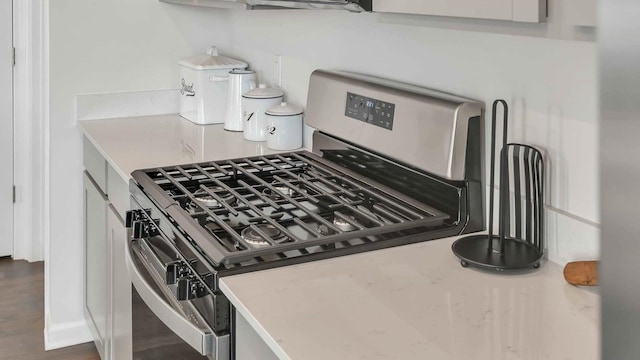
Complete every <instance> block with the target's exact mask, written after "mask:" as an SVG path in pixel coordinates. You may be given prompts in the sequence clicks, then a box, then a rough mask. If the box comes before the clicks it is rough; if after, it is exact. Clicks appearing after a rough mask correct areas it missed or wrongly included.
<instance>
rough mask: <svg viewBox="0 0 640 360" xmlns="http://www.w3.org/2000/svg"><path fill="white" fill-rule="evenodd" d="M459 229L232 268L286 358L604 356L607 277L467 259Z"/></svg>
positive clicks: (234, 289)
mask: <svg viewBox="0 0 640 360" xmlns="http://www.w3.org/2000/svg"><path fill="white" fill-rule="evenodd" d="M454 240H455V238H447V239H440V240H433V241H428V242H423V243H418V244H412V245H406V246H400V247H395V248H391V249H384V250H378V251H372V252H367V253H362V254H356V255H351V256H345V257H339V258H334V259H328V260H322V261H315V262H309V263H305V264H301V265H294V266H289V267H283V268H276V269H271V270H265V271H260V272H255V273H247V274H242V275H236V276H231V277H226V278H222V279H221V281H220V283H221V288H222V290H223V292H224V293H225V294H226V295H227V297H228V298H229V300H230V301H231V302H232V303H233V305H234V306H235V307H236V309H237V310H238V311H239V312H240V313H241V314H242V315H243V317H245V318H246V319H247V320H248V322H249V323H250V324H251V326H252V327H253V328H254V330H256V332H257V333H258V334H259V336H260V337H261V338H262V339H263V340H264V341H265V342H266V343H267V345H268V346H269V347H270V348H271V350H272V351H273V352H274V353H275V354H276V355H277V356H278V357H279V358H281V359H295V360H315V359H318V360H327V359H341V360H343V359H387V360H388V359H433V360H542V359H550V360H570V359H571V360H589V359H594V360H595V359H598V358H599V351H600V350H599V349H600V346H599V342H600V336H599V329H600V325H599V311H600V310H599V308H600V296H599V295H598V294H597V292H598V291H599V289H597V288H590V289H588V290H587V289H585V288H578V287H574V286H572V285H569V284H567V283H566V282H565V281H564V278H563V275H562V268H561V267H560V266H558V265H556V264H554V263H551V262H549V263H546V264H543V266H542V268H541V269H540V270H538V271H525V272H520V273H518V274H506V273H498V272H487V271H482V270H477V269H473V268H462V267H461V266H460V263H459V261H458V260H457V258H456V257H455V256H454V255H453V254H452V252H451V249H450V248H451V244H452V242H453V241H454Z"/></svg>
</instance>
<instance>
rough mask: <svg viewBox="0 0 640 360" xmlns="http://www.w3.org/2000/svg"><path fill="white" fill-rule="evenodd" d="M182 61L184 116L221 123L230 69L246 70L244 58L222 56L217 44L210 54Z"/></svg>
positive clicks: (181, 112)
mask: <svg viewBox="0 0 640 360" xmlns="http://www.w3.org/2000/svg"><path fill="white" fill-rule="evenodd" d="M178 63H179V64H180V84H179V86H180V116H182V117H184V118H185V119H187V120H189V121H191V122H193V123H196V124H199V125H206V124H221V123H223V122H224V118H225V115H226V110H227V93H228V91H229V89H228V84H229V71H230V70H233V69H246V68H247V66H248V65H247V64H246V63H245V62H242V61H240V60H236V59H232V58H228V57H226V56H220V55H218V50H217V49H216V48H215V46H211V47H209V49H208V50H207V53H206V54H203V55H197V56H193V57H190V58H186V59H182V60H180V61H179V62H178Z"/></svg>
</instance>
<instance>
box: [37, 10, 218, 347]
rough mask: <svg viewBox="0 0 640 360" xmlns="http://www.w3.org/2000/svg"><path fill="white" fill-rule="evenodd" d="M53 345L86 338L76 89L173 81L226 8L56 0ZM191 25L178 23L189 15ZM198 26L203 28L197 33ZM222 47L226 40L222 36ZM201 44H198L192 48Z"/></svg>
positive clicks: (147, 86) (135, 87) (49, 309)
mask: <svg viewBox="0 0 640 360" xmlns="http://www.w3.org/2000/svg"><path fill="white" fill-rule="evenodd" d="M49 16H50V28H49V31H50V134H49V135H50V139H51V140H50V149H49V150H50V161H51V163H50V164H51V167H50V169H51V171H50V189H49V190H50V200H51V202H50V203H51V208H50V224H51V225H50V233H49V253H48V255H45V256H46V259H45V261H46V262H47V270H48V272H47V278H48V282H47V284H46V286H47V298H46V299H45V301H46V305H45V308H46V325H45V326H46V329H45V334H46V338H47V347H49V348H55V347H60V346H64V345H69V344H73V343H78V342H82V341H86V340H88V332H87V329H86V326H85V322H84V318H83V312H82V308H83V305H82V292H83V285H82V277H83V269H82V258H83V254H82V169H83V166H82V141H81V140H82V138H81V135H80V132H79V130H78V129H77V127H76V114H75V108H76V107H75V96H76V94H83V93H105V92H112V91H139V90H156V89H173V88H177V84H178V81H177V79H178V66H177V59H179V58H182V57H185V56H190V55H192V54H194V53H196V52H202V51H203V49H205V48H206V45H208V44H209V43H210V41H209V40H210V39H209V36H208V35H207V34H213V33H217V32H220V31H222V29H223V28H224V26H223V25H224V23H225V22H226V21H225V14H224V13H220V12H211V11H209V10H208V9H199V8H187V7H175V6H169V5H166V4H162V3H159V2H157V1H155V0H148V1H130V0H110V1H103V0H56V1H51V2H50V14H49ZM192 21H193V23H195V24H198V27H193V26H186V25H185V26H178V25H176V22H177V23H180V24H188V23H192ZM195 32H197V35H196V34H195ZM221 45H222V46H223V47H224V46H225V45H226V43H222V44H221ZM194 46H197V50H195V49H194Z"/></svg>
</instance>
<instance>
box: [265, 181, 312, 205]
mask: <svg viewBox="0 0 640 360" xmlns="http://www.w3.org/2000/svg"><path fill="white" fill-rule="evenodd" d="M271 185H272V186H273V188H274V189H276V191H279V193H278V192H273V191H271V189H269V188H265V189H264V190H262V194H263V195H264V196H266V197H268V198H269V199H271V200H280V199H282V195H280V193H282V194H285V195H286V196H289V197H292V196H294V195H295V194H296V191H295V190H294V189H292V188H290V187H288V186H286V185H283V184H279V183H277V182H275V181H274V182H272V183H271ZM300 190H301V191H304V189H300Z"/></svg>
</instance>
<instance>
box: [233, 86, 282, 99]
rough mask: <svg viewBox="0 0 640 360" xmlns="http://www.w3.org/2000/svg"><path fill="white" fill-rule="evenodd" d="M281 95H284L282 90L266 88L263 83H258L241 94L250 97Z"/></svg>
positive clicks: (260, 97)
mask: <svg viewBox="0 0 640 360" xmlns="http://www.w3.org/2000/svg"><path fill="white" fill-rule="evenodd" d="M282 96H284V91H282V90H280V89H276V88H268V87H267V85H265V84H260V85H258V87H257V88H255V89H251V90H249V91H247V92H246V93H244V95H242V97H245V98H250V99H273V98H279V97H282Z"/></svg>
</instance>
